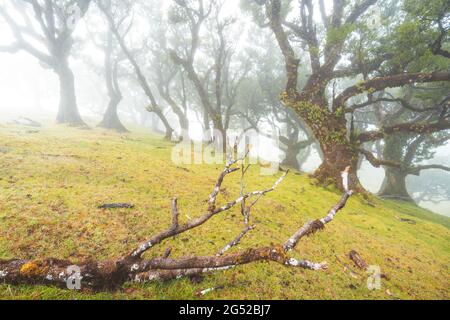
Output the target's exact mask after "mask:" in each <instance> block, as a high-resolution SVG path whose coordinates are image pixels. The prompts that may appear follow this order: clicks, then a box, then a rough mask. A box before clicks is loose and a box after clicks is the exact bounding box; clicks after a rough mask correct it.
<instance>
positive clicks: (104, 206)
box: [98, 203, 134, 209]
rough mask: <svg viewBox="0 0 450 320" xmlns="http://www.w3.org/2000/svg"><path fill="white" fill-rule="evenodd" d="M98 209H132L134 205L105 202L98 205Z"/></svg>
mask: <svg viewBox="0 0 450 320" xmlns="http://www.w3.org/2000/svg"><path fill="white" fill-rule="evenodd" d="M98 208H99V209H133V208H134V205H133V204H129V203H106V204H102V205H100V206H98Z"/></svg>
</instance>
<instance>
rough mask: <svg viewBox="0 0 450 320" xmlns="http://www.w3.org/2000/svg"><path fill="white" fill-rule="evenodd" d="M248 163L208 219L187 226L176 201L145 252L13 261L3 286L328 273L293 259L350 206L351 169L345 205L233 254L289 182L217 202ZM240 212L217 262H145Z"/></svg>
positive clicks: (3, 272)
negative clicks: (267, 201)
mask: <svg viewBox="0 0 450 320" xmlns="http://www.w3.org/2000/svg"><path fill="white" fill-rule="evenodd" d="M243 160H244V158H241V159H238V160H231V159H230V158H229V160H228V161H227V164H226V166H225V167H224V169H223V171H222V172H221V173H220V175H219V177H218V179H217V181H216V183H215V185H214V189H213V191H212V193H211V194H210V195H209V199H208V203H207V205H208V207H207V210H206V212H205V213H204V214H202V215H200V216H199V217H197V218H195V219H192V220H190V221H188V222H186V223H180V221H179V215H180V212H179V208H178V204H177V199H174V200H173V201H172V222H171V225H170V226H169V227H168V228H167V229H165V230H164V231H162V232H160V233H158V234H156V235H154V236H152V237H150V238H149V239H148V240H145V241H143V242H142V243H141V244H140V245H139V246H137V247H136V248H135V249H134V250H132V251H131V252H129V253H128V254H126V255H124V256H122V257H120V258H118V259H111V260H108V261H96V260H90V261H85V262H79V263H76V262H74V261H68V260H60V259H53V258H47V259H36V260H25V259H12V260H7V261H4V260H0V281H1V282H3V283H8V284H33V285H37V284H42V285H55V286H59V287H62V288H67V284H68V283H72V282H73V281H80V282H81V287H82V288H84V289H93V290H108V289H115V288H118V287H119V286H121V285H122V284H123V283H125V282H150V281H161V280H170V279H178V278H180V277H184V276H194V275H199V274H203V273H208V272H214V271H219V270H225V269H230V268H234V267H237V266H239V265H243V264H248V263H252V262H257V261H273V262H277V263H280V264H282V265H285V266H288V267H300V268H306V269H311V270H320V269H325V268H327V264H326V263H325V262H322V263H315V262H311V261H307V260H302V259H296V258H293V257H290V256H289V255H288V252H289V251H291V250H292V249H293V248H295V247H296V246H297V244H298V243H299V241H300V240H301V239H302V238H303V237H305V236H308V235H312V234H314V233H315V232H317V231H319V230H322V229H323V228H324V227H325V225H326V224H327V223H329V222H331V221H332V220H333V218H334V217H335V215H336V214H337V213H338V211H340V210H341V209H342V208H344V206H345V205H346V203H347V200H348V199H349V197H350V196H351V194H352V191H351V190H349V188H348V174H349V171H350V168H347V169H346V170H345V172H343V173H342V178H343V186H344V187H345V192H344V194H343V196H342V198H341V199H340V201H339V202H338V203H337V204H336V205H335V206H334V207H333V208H332V209H331V210H330V211H329V212H328V214H327V215H326V216H325V217H324V218H322V219H318V220H315V221H309V222H307V223H306V224H305V225H303V226H302V227H301V228H300V229H298V230H297V231H296V232H295V233H294V234H293V235H292V236H291V237H290V238H289V239H287V241H286V242H285V243H284V244H277V245H272V246H269V247H257V248H249V249H247V250H244V251H241V252H237V253H231V254H230V253H227V251H228V250H229V249H231V248H232V247H234V246H236V245H237V244H239V243H240V242H241V241H242V239H243V238H244V237H245V235H246V234H247V233H248V232H251V231H252V230H253V229H254V228H255V225H253V224H252V219H251V218H252V217H251V211H252V208H253V207H254V206H255V205H256V204H257V203H258V201H259V200H260V199H261V198H262V197H264V196H265V195H266V194H268V193H270V192H272V191H274V190H275V189H276V188H277V187H278V186H279V184H280V183H281V182H282V181H283V179H284V178H285V177H286V175H287V174H288V172H286V173H284V174H283V175H282V176H281V177H280V178H278V179H277V181H276V182H275V183H274V184H273V186H271V187H270V188H268V189H265V190H261V191H252V192H247V191H246V190H245V189H244V184H243V183H241V189H240V194H239V196H238V197H237V198H236V199H235V200H233V201H230V202H228V203H225V204H222V205H220V204H218V203H217V197H218V195H219V193H220V190H221V188H222V184H223V182H224V180H225V178H226V177H227V176H228V175H230V174H233V173H235V172H241V179H242V180H241V181H243V179H244V177H245V174H246V172H247V171H248V169H249V166H245V165H244V163H243ZM237 206H240V211H241V214H242V216H243V230H242V232H241V233H240V234H239V235H238V236H237V237H236V238H235V239H232V240H231V241H230V242H229V243H228V244H226V245H225V246H224V247H223V248H221V249H220V250H218V252H217V253H216V254H215V255H211V256H192V257H180V258H170V257H169V255H170V249H168V250H167V251H166V254H164V256H162V257H155V258H150V259H145V258H144V257H143V256H144V254H145V253H146V252H148V251H149V250H151V249H152V248H154V247H156V246H158V245H161V244H162V243H163V242H165V241H167V240H169V239H171V238H173V237H175V236H177V235H179V234H182V233H184V232H188V231H189V230H191V229H194V228H197V227H199V226H201V225H203V224H204V223H207V222H208V221H209V220H210V219H212V218H216V217H218V216H219V215H221V214H225V213H227V212H229V211H230V210H231V209H233V208H234V207H237Z"/></svg>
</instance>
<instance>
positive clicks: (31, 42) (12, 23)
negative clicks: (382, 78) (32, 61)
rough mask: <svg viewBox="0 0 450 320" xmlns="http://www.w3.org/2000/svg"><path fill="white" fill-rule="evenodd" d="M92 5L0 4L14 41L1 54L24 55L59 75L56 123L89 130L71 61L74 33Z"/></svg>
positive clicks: (81, 1) (17, 0)
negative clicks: (78, 100) (76, 90)
mask: <svg viewBox="0 0 450 320" xmlns="http://www.w3.org/2000/svg"><path fill="white" fill-rule="evenodd" d="M89 4H90V0H74V1H69V0H62V1H49V0H46V1H38V0H14V1H10V4H9V5H5V4H0V17H2V18H3V19H4V20H5V21H6V23H7V25H8V26H9V28H10V30H11V32H12V34H13V36H14V38H15V43H13V44H12V45H10V46H0V52H1V51H3V52H9V53H16V52H18V51H20V50H22V51H25V52H27V53H29V54H30V55H32V56H33V57H35V58H37V59H38V60H39V62H40V64H41V65H42V66H43V67H44V68H50V69H52V70H53V71H54V72H55V73H56V74H57V75H58V78H59V86H60V102H59V108H58V114H57V117H56V121H57V122H58V123H64V124H69V125H72V126H86V124H85V123H84V122H83V120H82V119H81V117H80V114H79V112H78V106H77V99H76V94H75V80H74V75H73V72H72V70H71V69H70V66H69V57H70V53H71V50H72V47H73V44H74V40H73V37H72V33H73V31H74V29H75V27H76V25H77V23H78V20H79V19H80V18H81V17H83V16H84V15H85V13H86V12H87V10H88V8H89ZM11 11H15V12H16V13H18V14H19V15H20V17H21V18H22V20H23V21H22V22H19V21H17V20H16V19H15V18H13V16H12V15H11V14H10V12H11Z"/></svg>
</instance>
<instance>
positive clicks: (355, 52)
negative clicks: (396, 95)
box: [251, 0, 450, 189]
mask: <svg viewBox="0 0 450 320" xmlns="http://www.w3.org/2000/svg"><path fill="white" fill-rule="evenodd" d="M437 2H439V1H437ZM376 3H377V0H365V1H360V2H356V1H354V2H352V3H351V4H348V3H346V2H345V1H343V0H335V1H333V8H332V13H331V14H330V15H327V13H326V10H325V6H324V1H319V2H318V5H316V3H314V2H313V1H311V0H302V1H299V3H298V8H297V12H298V14H299V18H298V19H296V18H292V16H293V14H291V13H292V7H291V2H290V1H281V0H254V1H252V2H251V5H252V6H255V7H256V9H258V8H261V7H263V8H264V9H265V15H266V18H267V19H266V21H265V24H266V25H267V26H269V27H270V29H271V31H272V32H273V34H274V35H275V37H276V39H277V42H278V46H279V48H280V49H281V52H282V54H283V57H284V60H285V67H286V77H287V80H286V87H285V90H284V92H283V93H282V94H281V100H282V102H283V103H284V104H285V105H286V106H288V107H290V108H292V109H293V110H294V111H295V112H296V113H297V114H298V115H299V116H300V117H301V118H302V119H303V120H304V121H305V123H306V124H307V125H308V126H309V128H310V129H311V131H312V133H313V134H314V136H315V138H316V139H317V140H318V141H319V144H320V148H321V151H322V154H323V163H322V164H321V166H320V167H319V169H318V170H317V171H316V172H315V174H314V176H315V177H316V178H318V179H319V181H322V182H333V183H335V184H336V185H339V184H340V172H341V171H342V170H343V168H344V167H345V166H347V165H348V163H351V164H352V168H353V169H352V170H354V172H353V173H356V172H355V171H356V168H357V167H358V161H359V158H360V154H361V146H362V145H363V144H364V143H367V142H375V141H378V140H381V139H384V138H386V137H387V136H390V135H393V134H396V133H398V132H408V133H415V134H420V133H430V132H434V131H437V130H445V129H449V128H450V121H449V119H448V118H449V115H448V113H447V111H446V112H444V113H445V115H443V116H442V117H441V118H439V119H437V120H436V121H435V122H433V123H426V124H425V123H422V122H420V121H411V122H407V123H401V124H395V125H392V126H386V127H380V128H378V129H376V130H371V131H367V132H361V133H355V132H350V128H349V121H348V119H349V118H348V116H347V115H350V114H351V112H352V111H353V109H352V108H348V103H349V102H350V101H351V100H352V98H354V97H358V96H359V95H361V94H366V95H367V99H368V101H367V104H366V105H367V106H369V105H371V104H372V101H371V97H372V96H373V94H374V93H375V92H377V91H381V90H384V89H387V88H393V87H401V86H404V85H406V84H420V83H428V82H439V81H449V80H450V73H448V72H447V70H448V69H445V68H444V69H442V66H439V65H437V66H436V65H434V66H433V65H430V66H427V67H428V68H423V69H421V70H415V69H414V67H415V66H414V61H415V59H419V58H421V57H423V56H425V55H426V54H428V53H429V52H431V50H432V49H431V48H430V47H427V48H422V47H421V48H419V49H423V50H415V49H418V48H417V45H416V46H413V47H411V46H409V48H408V47H406V48H404V46H403V47H401V46H399V45H397V44H400V43H401V41H404V40H405V39H407V38H408V37H407V35H405V34H402V28H404V27H405V25H408V24H409V23H410V20H411V19H412V18H411V16H412V15H411V14H409V15H408V14H407V15H405V18H404V20H402V19H400V15H399V11H398V10H400V9H398V8H394V9H392V6H391V7H388V8H387V9H386V10H394V11H395V10H397V11H395V12H394V14H392V15H391V20H390V21H388V22H389V23H387V24H386V27H385V28H384V29H383V27H382V26H379V27H377V30H376V31H374V30H370V28H367V26H366V24H364V20H365V19H366V18H367V15H365V14H366V13H367V11H368V9H369V8H371V7H372V6H373V5H374V4H376ZM317 7H318V10H319V11H320V14H321V18H322V20H321V22H320V23H319V22H317V21H315V19H314V17H315V15H314V11H315V10H317ZM446 8H448V4H447V6H444V7H441V8H439V10H437V9H436V11H435V12H439V13H440V14H436V15H434V16H433V19H434V20H435V21H436V20H437V21H445V17H446V16H447V15H448V10H447V11H446ZM258 17H261V15H260V14H259V15H258ZM388 18H389V17H386V19H388ZM398 21H400V23H399V22H398ZM431 25H432V24H430V28H431ZM294 40H295V44H296V43H297V42H298V43H300V50H303V51H305V52H306V53H307V54H308V60H309V65H308V66H309V71H310V74H299V72H298V71H299V66H300V65H301V64H302V63H303V64H304V63H305V62H302V61H301V60H300V59H299V58H298V55H297V54H296V47H295V46H294V44H293V43H294ZM356 44H360V45H359V46H358V45H356ZM400 50H404V51H405V52H408V54H409V55H408V56H405V54H403V55H402V56H401V59H403V58H404V59H403V60H406V59H409V64H408V68H407V72H401V73H397V72H396V71H397V69H398V68H397V65H401V66H402V71H403V70H404V65H405V63H406V62H405V61H400V62H399V61H397V60H398V59H397V57H398V56H397V55H396V53H397V52H399V51H400ZM345 56H350V57H351V59H350V62H346V61H345V59H344V57H345ZM430 69H431V70H432V71H433V72H430V71H429V70H430ZM442 70H445V71H442ZM360 75H362V76H363V80H361V81H358V82H357V83H356V84H354V85H350V86H348V87H346V88H343V89H342V91H341V93H339V94H335V89H336V87H335V86H333V90H332V91H331V92H330V90H329V85H330V83H333V82H334V81H335V80H338V79H341V78H343V77H353V78H355V77H357V76H360ZM299 79H300V80H301V81H302V82H303V85H302V88H301V89H299V88H298V83H299ZM444 108H445V109H446V110H447V107H446V106H445V107H444ZM355 182H356V183H357V184H358V185H359V183H358V181H355ZM341 187H342V186H341ZM359 189H362V187H359Z"/></svg>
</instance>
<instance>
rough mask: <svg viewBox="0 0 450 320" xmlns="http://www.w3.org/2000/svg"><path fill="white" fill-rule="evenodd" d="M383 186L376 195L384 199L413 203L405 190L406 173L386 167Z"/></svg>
mask: <svg viewBox="0 0 450 320" xmlns="http://www.w3.org/2000/svg"><path fill="white" fill-rule="evenodd" d="M385 172H386V173H385V177H384V180H383V184H382V185H381V189H380V192H379V193H378V195H379V196H380V197H384V198H393V199H399V200H404V201H408V202H414V200H413V199H412V198H411V196H410V195H409V193H408V190H407V189H406V176H407V174H406V173H403V172H402V171H401V170H399V169H396V168H391V167H387V168H386V171H385Z"/></svg>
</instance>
